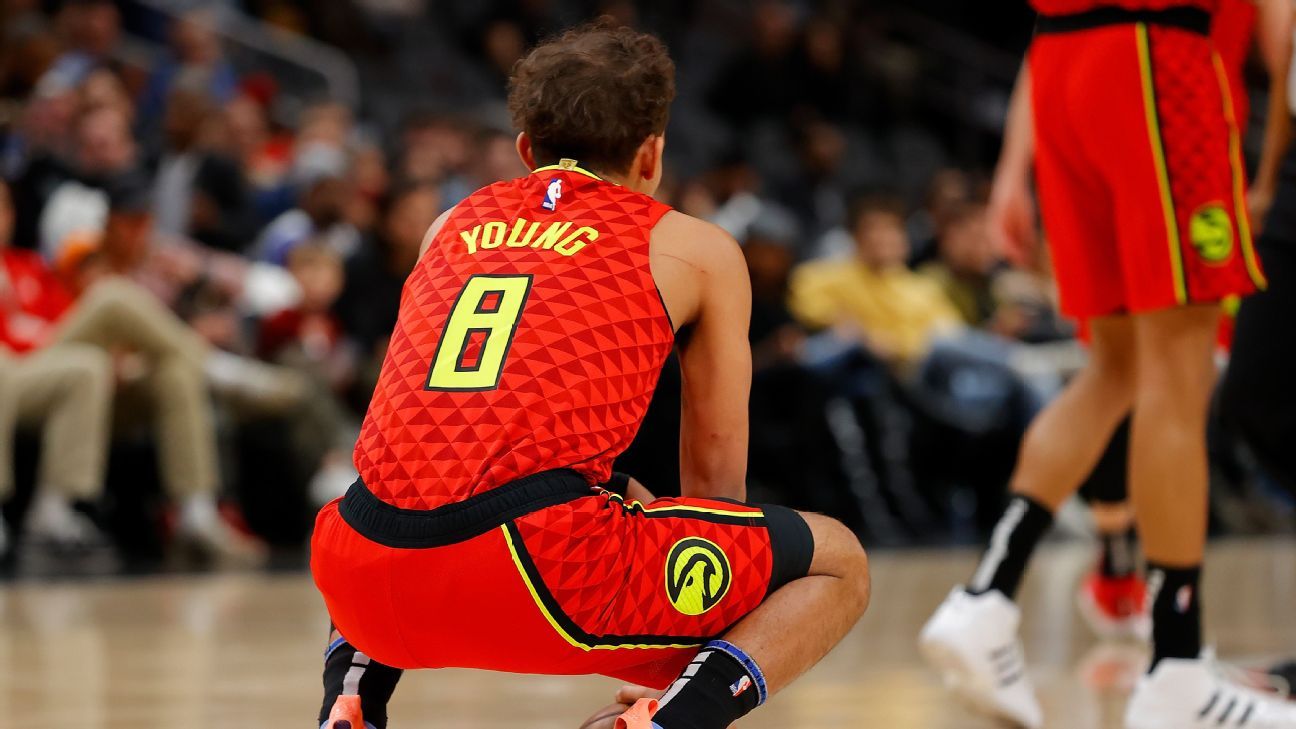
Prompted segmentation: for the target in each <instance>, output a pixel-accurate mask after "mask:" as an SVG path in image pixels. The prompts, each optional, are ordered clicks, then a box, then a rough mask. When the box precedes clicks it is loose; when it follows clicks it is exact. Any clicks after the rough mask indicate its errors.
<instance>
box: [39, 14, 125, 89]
mask: <svg viewBox="0 0 1296 729" xmlns="http://www.w3.org/2000/svg"><path fill="white" fill-rule="evenodd" d="M54 28H55V30H56V32H57V33H58V36H59V38H60V40H62V42H63V48H64V51H63V54H62V55H60V56H59V57H58V60H56V61H55V62H54V66H53V68H51V69H50V71H49V73H52V74H56V75H58V76H60V77H62V78H63V79H66V80H67V82H68V83H71V84H73V85H76V84H79V83H81V82H82V81H83V80H85V77H86V76H88V75H89V74H90V72H91V71H93V70H94V69H95V68H96V67H97V66H100V65H102V64H104V63H106V62H108V61H109V60H111V58H112V56H113V54H114V53H115V52H116V51H117V46H118V43H119V42H120V41H121V13H120V12H119V11H118V10H117V4H116V3H115V2H112V0H68V1H67V2H64V3H63V4H62V7H61V9H60V10H59V12H58V15H57V16H56V17H55V19H54Z"/></svg>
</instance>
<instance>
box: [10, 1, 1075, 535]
mask: <svg viewBox="0 0 1296 729" xmlns="http://www.w3.org/2000/svg"><path fill="white" fill-rule="evenodd" d="M173 5H174V6H175V7H177V8H180V9H179V10H178V11H176V12H175V13H174V14H171V13H167V14H160V13H157V12H156V11H149V10H148V8H147V7H146V6H147V4H132V3H114V2H110V1H108V0H64V1H63V2H56V3H48V2H37V1H36V0H0V33H2V34H3V35H2V36H0V178H2V179H0V442H2V443H3V444H0V499H5V500H6V505H5V513H6V515H7V517H8V522H9V523H10V524H11V527H12V526H17V525H19V524H23V525H24V526H23V528H22V529H20V530H15V529H12V528H11V529H10V530H9V535H10V536H11V537H12V536H15V535H18V534H21V535H23V537H24V538H25V539H29V540H32V541H34V542H44V543H47V544H49V545H51V546H54V547H56V548H58V549H77V548H82V547H84V546H86V545H89V544H94V543H97V542H101V541H102V540H103V539H104V537H103V532H104V531H107V532H109V533H110V534H111V536H112V537H113V538H114V539H115V540H116V541H117V542H118V545H119V547H121V548H123V549H127V550H135V551H141V552H144V553H148V552H150V551H154V552H155V551H158V550H160V549H161V545H162V544H163V543H164V542H166V541H167V540H171V541H173V542H175V543H177V544H183V545H187V546H191V547H194V548H196V549H197V550H198V551H199V552H201V553H203V554H205V555H207V556H214V557H219V558H222V559H234V560H241V561H258V560H259V559H261V558H262V557H263V554H264V547H263V546H262V542H263V541H269V542H271V543H276V544H299V543H300V542H301V540H302V539H303V537H304V534H305V533H306V530H307V529H309V524H310V519H311V516H312V514H313V509H314V507H315V506H316V505H318V504H319V503H321V502H323V501H324V500H327V499H329V498H332V497H334V496H336V495H339V494H340V493H341V492H342V491H343V490H344V489H345V488H346V486H348V485H349V483H350V482H351V480H353V479H354V478H355V472H354V471H353V470H352V468H351V454H350V448H351V444H352V443H353V442H354V438H355V435H356V432H357V429H358V423H359V421H360V418H361V417H362V416H363V413H364V409H365V406H366V404H367V400H368V396H369V394H370V392H371V391H372V387H373V384H374V382H375V379H376V376H377V372H378V369H379V367H380V366H381V363H382V359H383V356H384V352H385V348H386V344H387V338H388V335H389V334H390V331H391V329H392V327H393V324H394V322H395V320H396V313H397V308H398V304H399V300H400V293H401V287H402V284H403V281H404V278H405V276H406V274H407V273H408V272H409V271H410V270H411V268H412V267H413V265H414V263H415V261H416V257H417V253H418V249H419V245H420V242H421V241H422V238H423V235H424V232H425V231H426V229H427V228H428V226H429V225H430V224H431V222H432V221H433V220H434V219H435V218H436V217H437V215H438V214H440V213H441V212H442V211H444V210H446V209H447V208H448V207H450V206H452V205H454V204H455V203H456V202H458V201H459V200H461V199H462V198H464V197H465V196H466V195H467V194H469V193H470V192H472V191H473V190H475V189H476V188H478V187H480V186H483V185H486V184H489V183H491V182H494V181H496V180H500V179H505V178H511V177H515V176H517V175H520V174H524V173H525V172H526V170H525V169H524V168H523V167H522V166H521V163H520V162H519V161H518V158H517V156H516V154H515V152H514V150H513V143H514V132H513V130H511V129H510V128H509V125H508V121H507V118H502V114H503V112H502V100H503V98H504V94H505V89H506V79H507V72H508V69H509V68H510V67H511V66H512V64H513V62H514V61H515V60H516V59H517V58H518V57H519V56H520V54H521V53H523V52H524V51H525V49H526V47H527V46H528V45H529V44H530V43H532V42H534V41H535V40H537V39H538V38H540V37H542V36H543V35H545V34H546V33H549V32H552V31H553V30H556V29H559V28H561V27H563V26H564V25H567V24H570V23H572V22H576V21H579V20H580V19H582V18H586V17H590V16H591V15H592V14H595V13H604V12H605V13H611V14H613V15H615V16H617V17H619V18H621V19H622V20H624V21H625V22H628V23H634V24H638V25H642V26H647V27H649V28H653V29H656V30H658V31H659V32H660V33H662V35H663V36H664V37H665V38H666V39H667V40H668V42H670V43H671V44H672V48H673V51H674V53H675V55H676V57H677V60H678V62H679V65H680V74H681V75H680V83H679V85H680V100H679V103H678V104H677V107H676V110H675V112H674V116H673V121H672V126H671V129H670V132H669V135H668V141H669V144H668V159H669V165H668V179H667V181H666V184H665V185H664V186H663V189H662V191H661V193H660V195H661V197H662V198H663V199H664V200H666V201H667V202H669V203H671V204H672V205H674V206H676V207H677V208H678V209H680V210H681V211H683V212H686V213H688V214H691V215H696V216H699V217H703V218H706V219H709V220H712V221H714V222H716V223H718V224H719V225H721V226H723V227H724V228H726V229H727V230H729V231H730V232H731V233H733V234H734V236H735V237H736V238H738V240H739V241H740V243H742V244H743V247H744V251H745V253H746V257H747V263H748V267H749V269H750V273H751V277H752V285H753V320H752V327H751V342H752V351H753V359H754V364H755V377H754V384H753V393H752V406H751V407H752V462H751V482H752V489H753V491H754V492H755V494H758V495H760V496H765V497H768V498H774V499H778V500H781V501H784V502H787V503H790V504H792V505H794V506H799V507H802V508H811V509H818V510H822V511H827V512H829V513H832V514H835V515H838V516H841V517H842V518H844V519H845V520H846V521H847V522H848V523H849V524H851V525H852V526H853V527H855V528H857V529H858V530H860V531H861V532H865V533H868V534H869V535H870V536H871V537H872V538H873V539H874V540H875V541H880V542H894V543H903V542H908V541H913V540H917V539H930V538H944V537H947V536H948V535H950V534H953V535H955V536H962V537H965V538H966V537H971V536H974V535H975V534H976V532H977V530H978V529H979V528H983V527H984V526H985V525H986V524H987V523H988V521H989V519H992V518H993V517H994V515H996V514H997V513H998V510H999V502H1000V499H1001V498H1002V493H1003V490H1004V483H1005V481H1006V477H1007V474H1008V473H1009V471H1010V469H1011V466H1012V462H1013V459H1014V457H1015V452H1016V447H1017V443H1018V441H1019V440H1020V437H1021V433H1022V430H1023V428H1024V426H1025V424H1026V422H1028V420H1029V418H1030V416H1031V415H1032V414H1033V413H1034V412H1035V410H1036V409H1037V408H1038V406H1039V403H1040V402H1041V401H1042V400H1043V399H1044V398H1047V397H1049V396H1050V395H1051V394H1052V393H1053V392H1054V391H1055V390H1056V388H1057V386H1058V383H1059V382H1060V381H1061V379H1062V378H1064V377H1065V376H1066V375H1067V373H1068V371H1069V370H1070V368H1072V367H1074V366H1075V363H1076V357H1077V356H1079V355H1078V354H1077V345H1076V344H1075V343H1074V342H1073V341H1072V328H1071V326H1070V324H1068V323H1067V322H1065V321H1063V320H1062V319H1061V318H1060V317H1059V316H1058V315H1057V313H1056V311H1055V309H1054V307H1053V293H1052V288H1051V284H1050V279H1049V271H1048V262H1047V260H1046V258H1045V257H1043V256H1042V255H1041V257H1040V259H1039V260H1037V261H1034V262H1032V264H1031V265H1030V266H1028V267H1020V266H1019V267H1013V266H1010V265H1008V264H1007V263H1006V262H1005V261H1004V260H1002V259H1001V258H1000V257H999V256H998V255H997V253H996V250H995V248H994V246H993V245H992V243H991V241H990V239H989V237H988V235H987V231H986V225H985V206H984V202H983V193H984V187H985V179H984V177H983V176H982V175H980V174H978V173H976V172H975V171H973V172H969V171H965V170H969V169H971V170H975V169H984V166H985V165H986V163H987V162H988V161H989V159H990V155H991V154H993V150H994V147H993V143H990V144H988V145H987V147H986V149H979V148H974V149H973V150H972V151H971V152H968V151H967V150H966V149H964V150H963V151H962V152H955V151H954V148H956V147H958V146H959V142H958V141H957V140H958V139H959V138H961V137H960V136H959V135H958V134H957V133H952V132H951V131H950V130H951V128H952V127H956V126H957V123H955V122H953V121H951V120H950V119H949V118H947V117H942V116H940V115H939V114H938V113H937V112H935V111H934V110H933V108H931V107H930V106H929V105H927V103H926V102H925V101H924V100H923V99H922V98H920V97H919V96H918V95H917V94H916V93H915V91H914V88H913V85H912V84H910V83H909V81H911V80H912V79H913V78H914V77H915V74H917V73H919V72H920V71H921V69H922V68H923V60H922V59H920V58H911V57H908V56H906V55H905V54H904V53H900V52H898V51H896V48H895V46H894V45H890V46H888V41H887V39H886V37H885V34H884V33H883V32H882V30H881V28H882V27H884V22H883V20H880V18H881V19H885V17H886V10H885V9H883V10H870V11H869V13H868V14H863V13H862V11H859V10H858V9H857V8H855V5H856V4H854V3H834V2H824V3H798V2H781V1H777V0H768V1H763V2H756V3H737V4H733V3H725V2H702V3H690V2H682V1H681V2H668V3H642V4H637V3H633V2H629V1H625V0H623V1H621V2H617V1H611V2H549V1H547V0H518V1H517V2H497V3H491V2H482V3H475V2H474V3H469V2H437V1H436V0H429V1H428V2H421V1H420V0H347V1H340V2H336V3H334V2H330V3H306V2H291V1H290V0H260V1H258V0H249V1H248V2H246V3H241V4H240V3H233V2H217V3H204V4H201V5H196V6H195V4H193V3H189V4H185V3H177V4H173ZM879 5H880V6H882V7H883V8H885V7H886V6H887V4H886V3H879ZM956 5H957V4H956ZM189 6H193V7H189ZM187 7H188V9H186V8H187ZM853 8H855V9H853ZM231 12H246V13H251V14H253V15H255V16H256V17H258V18H260V19H262V20H263V21H264V22H267V23H270V24H272V25H273V26H275V27H279V28H284V29H288V30H289V31H299V32H303V33H309V34H311V35H313V36H315V37H318V38H322V39H324V40H326V41H328V42H330V43H332V44H334V45H336V46H338V47H340V48H342V49H344V50H345V51H346V52H347V53H348V54H349V55H350V56H351V57H352V58H353V59H354V60H355V63H356V64H357V67H358V69H359V72H360V78H361V79H362V80H363V82H364V83H363V85H362V86H363V92H364V93H363V96H362V99H361V104H360V105H359V106H358V107H357V108H352V107H350V106H347V105H345V104H342V103H338V102H336V101H330V100H325V99H321V98H311V97H310V94H305V93H297V91H299V90H297V89H294V88H292V87H291V86H289V85H285V84H284V83H283V82H281V80H280V79H277V78H276V77H275V76H274V75H272V74H269V73H266V72H264V71H263V70H261V69H258V68H255V67H253V68H249V67H240V66H239V65H238V64H235V63H234V62H233V61H232V60H231V58H230V57H229V56H228V54H227V53H226V42H225V40H223V36H222V34H221V32H220V28H221V23H222V18H226V17H228V14H229V13H231ZM879 23H882V25H878V24H879ZM1008 25H1009V26H1011V24H1008ZM993 40H994V41H995V42H999V43H1003V44H1009V45H1010V44H1012V43H1014V42H1017V38H1016V36H1013V35H1012V33H1011V32H1008V33H1007V35H1006V36H1002V35H1001V36H1000V37H998V38H995V39H993ZM150 43H151V44H153V46H155V47H156V48H157V49H161V50H156V49H155V50H154V51H153V52H149V53H141V52H140V51H139V48H141V47H148V44H150ZM884 47H888V48H890V49H891V50H892V51H896V52H892V53H882V52H881V51H880V49H881V48H884ZM998 92H999V93H1000V94H1002V93H1005V92H1006V88H1001V89H998ZM986 98H987V99H988V100H989V101H993V99H994V98H995V97H994V94H993V93H989V92H988V93H987V97H986ZM678 391H679V387H678V374H677V373H676V372H674V371H673V370H672V368H671V367H670V366H668V367H667V369H666V371H665V372H664V373H663V377H662V382H661V387H660V389H659V396H658V397H657V398H656V400H655V401H654V406H653V410H652V412H651V413H650V415H649V418H648V420H647V422H646V423H645V426H644V429H643V432H642V433H641V437H640V439H639V440H638V441H637V442H636V444H635V446H634V447H633V448H632V449H631V451H630V452H629V453H627V454H626V457H625V459H624V461H623V463H622V467H623V468H624V469H625V470H630V471H631V472H633V473H635V474H636V475H637V476H639V477H640V478H641V479H642V480H644V481H645V482H646V483H648V484H650V485H651V486H653V487H654V488H655V490H659V491H661V492H666V493H669V492H670V491H671V490H672V488H673V487H674V488H677V487H678V474H676V473H674V469H673V468H672V467H671V464H672V463H673V462H674V458H675V456H674V452H675V449H676V447H677V446H676V443H677V440H678V423H677V418H678ZM24 515H25V516H24ZM0 524H3V522H0ZM3 535H4V532H3V531H0V545H4V544H6V543H8V542H12V541H14V540H13V539H9V540H5V539H3V538H2V537H3ZM3 548H4V547H3V546H0V549H3Z"/></svg>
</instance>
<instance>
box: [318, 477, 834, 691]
mask: <svg viewBox="0 0 1296 729" xmlns="http://www.w3.org/2000/svg"><path fill="white" fill-rule="evenodd" d="M311 544H312V554H311V571H312V573H313V574H314V577H315V583H316V585H317V586H318V587H319V590H320V592H321V593H323V595H324V601H325V603H326V604H327V606H328V610H329V614H330V616H331V618H332V619H333V622H334V624H335V625H336V626H337V629H338V630H339V631H340V632H341V634H342V635H343V636H345V637H346V639H347V640H348V641H349V642H350V643H351V644H352V645H354V646H355V647H356V649H357V650H360V651H362V652H364V653H365V654H367V655H368V656H370V657H371V658H373V659H374V660H377V661H379V662H381V663H384V664H387V665H390V666H393V667H397V668H442V667H458V668H480V669H490V670H496V671H511V672H517V673H540V674H602V675H606V676H612V677H615V678H617V679H620V680H623V681H629V682H632V683H637V684H643V685H647V686H654V687H657V688H664V687H665V686H666V685H668V684H669V683H670V682H671V681H673V680H674V679H675V678H676V677H678V676H679V673H680V671H682V670H683V669H684V667H685V666H686V665H687V664H688V663H689V661H690V660H691V659H692V658H693V657H694V656H695V655H696V654H697V651H698V648H699V647H701V646H702V645H704V644H705V643H706V642H707V641H709V640H711V639H713V638H717V637H719V636H721V635H723V634H724V633H725V632H727V631H728V629H729V628H730V627H732V626H733V625H734V624H735V623H737V622H738V621H739V620H740V619H741V618H742V617H743V616H745V615H747V614H748V613H750V612H751V611H752V610H754V609H755V608H756V607H757V606H758V605H759V604H760V603H761V602H762V601H763V600H764V599H765V597H766V596H767V595H768V594H770V593H771V592H772V591H774V590H776V589H777V588H778V587H780V586H781V585H783V584H785V583H787V582H789V581H791V580H793V579H796V578H799V577H802V576H804V575H805V574H806V573H807V572H808V570H809V567H810V560H811V557H812V555H813V550H814V545H813V541H812V538H811V535H810V530H809V527H808V526H807V525H806V523H805V521H804V520H803V519H802V518H801V517H800V516H799V515H798V514H796V512H793V511H791V510H788V509H784V508H781V507H762V508H758V507H754V506H748V505H745V504H739V503H736V502H729V501H712V500H706V499H659V500H657V501H655V502H653V503H652V504H650V505H647V506H644V505H641V504H639V503H637V502H634V503H627V502H626V501H625V500H624V499H622V497H620V496H618V495H616V494H612V493H609V492H606V491H601V490H591V489H590V487H589V486H588V485H587V484H586V483H585V482H584V480H583V478H581V477H580V476H578V475H576V474H575V473H573V472H570V471H550V472H546V473H543V474H538V475H536V476H531V477H528V478H525V479H521V480H519V481H515V482H513V483H511V484H508V485H506V486H503V487H500V488H498V489H495V490H493V491H490V492H487V493H486V494H483V495H480V496H477V497H474V498H472V499H469V500H467V501H464V502H459V503H456V504H452V505H450V506H447V507H442V508H440V509H435V510H432V511H423V512H419V511H408V510H403V509H397V508H395V507H393V506H391V505H389V504H386V503H385V502H382V501H379V500H378V499H377V498H375V497H374V496H373V495H372V494H370V493H369V491H368V490H367V489H366V488H365V487H364V485H363V484H359V483H357V484H356V485H355V486H353V487H352V488H351V490H350V491H349V492H348V494H347V496H345V497H343V498H342V499H339V500H337V501H334V502H333V503H331V504H329V505H328V506H326V507H324V509H323V510H322V511H321V512H320V514H319V517H318V518H317V520H316V523H315V533H314V536H313V538H312V543H311Z"/></svg>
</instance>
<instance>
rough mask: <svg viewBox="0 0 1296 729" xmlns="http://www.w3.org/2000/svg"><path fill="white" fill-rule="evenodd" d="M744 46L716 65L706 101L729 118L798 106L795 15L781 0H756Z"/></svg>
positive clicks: (740, 121)
mask: <svg viewBox="0 0 1296 729" xmlns="http://www.w3.org/2000/svg"><path fill="white" fill-rule="evenodd" d="M749 32H750V36H749V38H748V41H747V43H746V46H745V47H744V48H743V50H742V51H741V52H740V53H739V54H738V55H737V56H736V57H735V58H734V59H733V60H732V61H730V62H729V65H728V66H726V67H725V68H724V70H722V71H721V73H720V75H719V77H718V78H717V79H716V81H715V83H714V84H713V85H712V87H711V91H710V93H709V94H708V97H707V101H708V104H709V106H710V107H711V110H712V111H714V112H715V113H716V114H718V115H720V116H721V117H723V118H724V119H725V120H726V121H728V122H729V123H730V124H732V125H734V126H736V127H740V128H744V127H747V126H749V125H751V124H752V123H753V122H754V121H755V120H757V119H762V118H765V117H771V116H773V117H779V116H782V115H786V114H787V113H788V112H789V111H790V110H792V109H794V108H795V107H796V106H797V102H798V101H799V100H800V96H801V87H800V85H801V82H802V79H801V78H800V76H799V75H798V73H797V70H798V69H797V63H796V60H795V53H796V46H797V26H796V15H795V12H794V11H793V9H792V7H791V5H790V4H788V3H786V2H783V0H760V2H758V3H756V5H755V7H754V9H753V10H752V14H751V27H750V31H749Z"/></svg>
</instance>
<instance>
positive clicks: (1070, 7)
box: [1030, 0, 1220, 15]
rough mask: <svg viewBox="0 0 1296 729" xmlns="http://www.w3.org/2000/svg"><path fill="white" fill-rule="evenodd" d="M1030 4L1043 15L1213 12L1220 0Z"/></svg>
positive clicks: (1041, 0) (1040, 0) (1044, 0)
mask: <svg viewBox="0 0 1296 729" xmlns="http://www.w3.org/2000/svg"><path fill="white" fill-rule="evenodd" d="M1030 4H1031V7H1033V8H1035V10H1036V12H1039V13H1043V14H1045V15H1069V14H1071V13H1083V12H1086V11H1089V10H1094V9H1097V8H1104V7H1116V8H1124V9H1126V10H1165V9H1167V8H1175V7H1184V6H1190V7H1195V8H1201V9H1202V10H1205V11H1207V12H1212V13H1213V12H1215V10H1216V9H1217V8H1218V7H1219V4H1220V0H1030Z"/></svg>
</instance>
